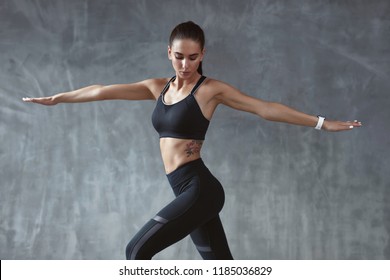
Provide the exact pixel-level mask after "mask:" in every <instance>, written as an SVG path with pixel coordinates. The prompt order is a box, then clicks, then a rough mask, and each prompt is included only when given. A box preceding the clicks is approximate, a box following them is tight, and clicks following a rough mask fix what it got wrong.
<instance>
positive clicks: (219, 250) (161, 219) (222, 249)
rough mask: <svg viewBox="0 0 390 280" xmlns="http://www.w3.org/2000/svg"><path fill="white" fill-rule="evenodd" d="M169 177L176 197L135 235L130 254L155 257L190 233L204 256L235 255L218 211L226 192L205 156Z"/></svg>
mask: <svg viewBox="0 0 390 280" xmlns="http://www.w3.org/2000/svg"><path fill="white" fill-rule="evenodd" d="M167 177H168V180H169V183H170V184H171V186H172V189H173V192H174V194H175V196H176V198H175V199H174V200H173V201H172V202H171V203H169V204H168V205H167V206H166V207H164V208H163V209H162V210H161V211H160V212H158V213H157V215H156V216H155V217H154V218H153V219H151V220H150V221H149V222H147V223H146V224H145V225H144V226H143V227H142V228H141V230H140V231H139V232H138V233H137V234H136V235H135V236H134V237H133V239H132V240H131V241H130V242H129V244H128V245H127V247H126V258H127V259H151V258H152V257H153V256H154V255H155V254H157V253H158V252H160V251H161V250H163V249H165V248H167V247H168V246H170V245H172V244H174V243H176V242H177V241H179V240H181V239H183V238H184V237H185V236H187V235H188V234H190V235H191V238H192V241H193V242H194V244H195V246H196V248H197V250H198V251H199V253H200V255H201V256H202V258H203V259H219V260H228V259H233V257H232V254H231V253H230V249H229V246H228V243H227V240H226V236H225V232H224V230H223V227H222V223H221V220H220V218H219V215H218V213H219V212H220V211H221V209H222V206H223V204H224V201H225V194H224V191H223V189H222V186H221V184H220V183H219V181H218V180H217V179H216V178H215V177H214V176H213V175H212V174H211V173H210V171H209V170H208V169H207V167H206V166H205V165H204V163H203V161H202V159H197V160H195V161H191V162H189V163H186V164H185V165H183V166H181V167H179V168H178V169H176V170H175V171H173V172H172V173H169V174H168V175H167Z"/></svg>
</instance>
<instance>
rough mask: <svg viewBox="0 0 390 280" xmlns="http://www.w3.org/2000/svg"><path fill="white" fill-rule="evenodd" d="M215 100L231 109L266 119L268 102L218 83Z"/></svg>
mask: <svg viewBox="0 0 390 280" xmlns="http://www.w3.org/2000/svg"><path fill="white" fill-rule="evenodd" d="M217 88H218V94H217V95H216V97H215V98H216V99H217V100H218V102H219V103H220V104H224V105H226V106H229V107H231V108H233V109H237V110H240V111H245V112H249V113H253V114H256V115H259V116H261V117H263V118H266V115H267V104H268V102H266V101H264V100H261V99H259V98H254V97H252V96H249V95H246V94H244V93H242V92H241V91H239V90H238V89H236V88H234V87H232V86H231V85H228V84H225V83H222V82H218V86H217Z"/></svg>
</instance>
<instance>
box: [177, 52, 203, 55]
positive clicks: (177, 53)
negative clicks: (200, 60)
mask: <svg viewBox="0 0 390 280" xmlns="http://www.w3.org/2000/svg"><path fill="white" fill-rule="evenodd" d="M174 54H177V55H183V56H184V54H182V53H179V52H174ZM195 55H199V53H193V54H190V55H189V56H195Z"/></svg>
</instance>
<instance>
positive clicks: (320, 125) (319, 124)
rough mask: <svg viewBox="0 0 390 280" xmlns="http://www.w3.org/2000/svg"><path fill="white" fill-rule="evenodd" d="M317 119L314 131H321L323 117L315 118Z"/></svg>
mask: <svg viewBox="0 0 390 280" xmlns="http://www.w3.org/2000/svg"><path fill="white" fill-rule="evenodd" d="M317 117H318V122H317V125H316V127H315V129H317V130H321V128H322V125H323V124H324V121H325V117H322V116H317Z"/></svg>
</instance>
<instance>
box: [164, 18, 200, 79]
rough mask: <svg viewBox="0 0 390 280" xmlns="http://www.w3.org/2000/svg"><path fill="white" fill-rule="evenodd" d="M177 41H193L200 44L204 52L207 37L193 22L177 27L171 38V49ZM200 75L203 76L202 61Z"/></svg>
mask: <svg viewBox="0 0 390 280" xmlns="http://www.w3.org/2000/svg"><path fill="white" fill-rule="evenodd" d="M175 39H191V40H194V41H195V42H198V43H199V45H200V48H201V50H202V51H203V49H204V45H205V41H206V40H205V36H204V32H203V30H202V28H200V26H199V25H197V24H196V23H194V22H192V21H187V22H183V23H180V24H179V25H177V26H176V27H175V28H174V29H173V30H172V33H171V36H170V37H169V47H172V43H173V41H174V40H175ZM198 73H199V74H201V75H202V74H203V71H202V61H201V62H200V64H199V67H198Z"/></svg>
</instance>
